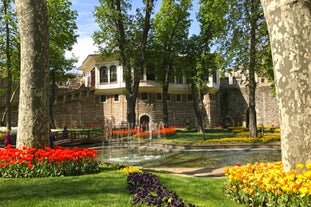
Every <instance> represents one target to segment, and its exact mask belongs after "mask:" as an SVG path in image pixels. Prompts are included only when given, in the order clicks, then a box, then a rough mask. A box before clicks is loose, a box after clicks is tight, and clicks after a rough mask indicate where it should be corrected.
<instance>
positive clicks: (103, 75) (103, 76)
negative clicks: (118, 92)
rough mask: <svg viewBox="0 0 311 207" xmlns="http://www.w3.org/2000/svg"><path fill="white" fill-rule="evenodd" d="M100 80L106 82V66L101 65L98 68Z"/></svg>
mask: <svg viewBox="0 0 311 207" xmlns="http://www.w3.org/2000/svg"><path fill="white" fill-rule="evenodd" d="M99 71H100V82H101V83H108V68H107V67H106V66H103V67H101V68H100V70H99Z"/></svg>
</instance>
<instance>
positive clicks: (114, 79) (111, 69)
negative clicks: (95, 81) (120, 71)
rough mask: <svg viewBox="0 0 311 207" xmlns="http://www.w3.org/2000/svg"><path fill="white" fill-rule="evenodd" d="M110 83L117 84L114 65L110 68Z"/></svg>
mask: <svg viewBox="0 0 311 207" xmlns="http://www.w3.org/2000/svg"><path fill="white" fill-rule="evenodd" d="M110 82H117V67H116V66H115V65H112V66H111V67H110Z"/></svg>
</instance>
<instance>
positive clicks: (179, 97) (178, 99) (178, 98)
mask: <svg viewBox="0 0 311 207" xmlns="http://www.w3.org/2000/svg"><path fill="white" fill-rule="evenodd" d="M176 101H178V102H180V101H181V95H180V94H177V95H176Z"/></svg>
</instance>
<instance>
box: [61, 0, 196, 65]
mask: <svg viewBox="0 0 311 207" xmlns="http://www.w3.org/2000/svg"><path fill="white" fill-rule="evenodd" d="M71 2H72V8H71V9H72V10H76V11H77V12H78V17H77V26H78V30H77V34H78V35H79V37H78V39H77V43H76V44H75V45H74V46H73V50H72V51H70V52H67V57H70V56H71V55H72V54H73V55H74V56H75V57H76V58H78V62H77V63H76V64H75V67H77V68H78V67H79V66H81V65H82V62H83V61H84V60H85V58H86V57H87V56H88V55H89V54H95V53H97V48H96V47H95V46H94V44H93V39H92V36H93V33H94V32H95V31H97V30H98V25H97V23H96V22H95V18H94V15H93V12H94V7H95V6H98V5H99V0H71ZM138 2H141V0H132V3H133V7H137V6H141V5H142V3H140V4H138ZM160 6H161V0H158V1H157V4H156V11H157V10H158V9H159V8H160ZM197 11H198V0H194V1H193V9H192V10H191V19H192V25H191V27H190V33H191V34H198V32H199V26H198V23H197V22H196V21H195V16H196V13H197Z"/></svg>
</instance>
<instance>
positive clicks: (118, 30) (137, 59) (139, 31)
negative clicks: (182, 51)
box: [94, 0, 154, 128]
mask: <svg viewBox="0 0 311 207" xmlns="http://www.w3.org/2000/svg"><path fill="white" fill-rule="evenodd" d="M143 3H144V5H145V7H144V9H143V11H144V14H143V13H142V12H141V10H140V9H137V10H136V15H131V14H129V13H130V9H131V5H130V3H129V1H128V0H125V1H124V0H100V6H97V7H95V18H96V22H97V23H98V25H99V27H100V29H101V31H97V32H95V33H94V41H95V43H96V44H97V45H98V46H99V48H100V50H101V52H102V53H103V54H104V55H107V54H113V53H116V52H117V53H119V55H120V62H121V65H122V67H123V77H124V79H125V87H126V89H125V90H126V92H125V93H126V100H127V121H128V123H129V125H130V127H131V128H133V127H135V123H136V112H135V109H136V98H137V95H138V87H139V82H140V78H141V74H142V71H143V69H144V66H145V52H146V45H147V39H148V33H149V30H150V19H151V14H152V9H153V7H154V4H153V3H154V0H145V1H143ZM116 50H117V51H116Z"/></svg>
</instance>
